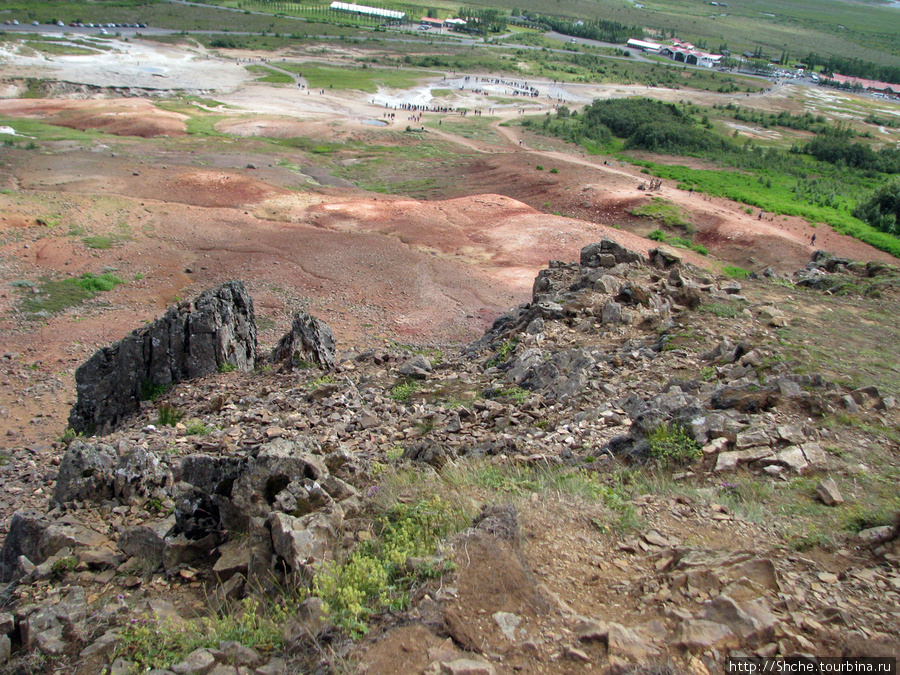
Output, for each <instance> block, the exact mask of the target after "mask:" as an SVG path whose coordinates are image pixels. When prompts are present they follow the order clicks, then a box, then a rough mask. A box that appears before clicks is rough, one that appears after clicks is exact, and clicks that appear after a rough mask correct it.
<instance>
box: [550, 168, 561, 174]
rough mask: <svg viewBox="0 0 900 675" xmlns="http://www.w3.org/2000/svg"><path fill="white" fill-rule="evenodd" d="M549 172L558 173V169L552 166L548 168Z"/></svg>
mask: <svg viewBox="0 0 900 675" xmlns="http://www.w3.org/2000/svg"><path fill="white" fill-rule="evenodd" d="M550 173H559V169H557V168H556V167H553V168H552V169H550Z"/></svg>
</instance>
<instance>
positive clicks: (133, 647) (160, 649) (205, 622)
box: [115, 597, 291, 672]
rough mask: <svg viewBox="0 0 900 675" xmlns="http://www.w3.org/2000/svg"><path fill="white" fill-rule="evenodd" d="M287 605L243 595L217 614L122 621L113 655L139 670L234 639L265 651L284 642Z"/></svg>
mask: <svg viewBox="0 0 900 675" xmlns="http://www.w3.org/2000/svg"><path fill="white" fill-rule="evenodd" d="M290 611H291V607H290V606H282V605H281V604H277V603H265V604H263V603H260V601H259V600H257V599H256V598H255V597H250V598H246V599H245V600H243V601H241V602H240V603H237V604H236V606H234V607H231V608H230V610H229V611H227V612H224V613H223V614H222V615H221V616H215V617H206V618H201V619H197V620H194V621H183V622H178V623H174V622H172V621H170V620H164V621H159V620H157V619H155V618H147V619H143V620H138V621H136V622H133V623H129V624H126V625H125V627H124V628H123V630H122V632H121V633H120V634H119V636H118V639H117V640H116V646H115V655H116V657H120V658H123V659H125V660H127V661H131V662H133V663H134V664H136V665H137V666H138V668H139V669H140V670H141V672H144V671H149V670H151V669H154V668H167V667H168V666H171V665H172V664H173V663H178V662H179V661H181V660H183V659H184V657H186V656H187V655H188V654H190V653H191V652H192V651H194V650H196V649H203V648H208V649H218V647H219V643H220V642H223V641H234V642H238V643H240V644H242V645H243V646H245V647H249V648H250V649H256V650H258V651H260V652H263V653H267V652H271V651H273V650H277V649H280V648H281V647H282V646H283V644H284V624H285V623H286V622H287V620H288V619H289V618H290Z"/></svg>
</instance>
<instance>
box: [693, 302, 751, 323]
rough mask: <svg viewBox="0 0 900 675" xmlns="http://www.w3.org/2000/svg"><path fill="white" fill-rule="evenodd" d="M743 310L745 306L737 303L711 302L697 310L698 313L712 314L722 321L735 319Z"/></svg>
mask: <svg viewBox="0 0 900 675" xmlns="http://www.w3.org/2000/svg"><path fill="white" fill-rule="evenodd" d="M743 310H744V307H743V305H741V304H740V303H737V302H709V303H706V304H705V305H700V307H698V308H697V311H698V312H703V313H705V314H712V315H713V316H717V317H719V318H720V319H733V318H735V317H736V316H737V315H738V314H740V313H741V312H742V311H743Z"/></svg>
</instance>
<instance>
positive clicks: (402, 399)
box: [389, 380, 422, 403]
mask: <svg viewBox="0 0 900 675" xmlns="http://www.w3.org/2000/svg"><path fill="white" fill-rule="evenodd" d="M421 386H422V385H421V383H420V382H419V381H418V380H405V381H404V382H401V383H400V384H396V385H394V387H393V388H391V392H390V394H389V395H390V397H391V398H392V399H394V400H395V401H397V403H409V402H410V401H411V400H412V397H413V394H415V393H416V392H417V391H418V390H419V389H420V388H421Z"/></svg>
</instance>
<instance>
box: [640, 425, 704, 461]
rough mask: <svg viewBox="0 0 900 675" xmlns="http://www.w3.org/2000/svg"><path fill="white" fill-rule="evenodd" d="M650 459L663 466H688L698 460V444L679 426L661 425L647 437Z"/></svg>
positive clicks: (699, 453)
mask: <svg viewBox="0 0 900 675" xmlns="http://www.w3.org/2000/svg"><path fill="white" fill-rule="evenodd" d="M647 443H648V444H649V446H650V457H652V458H653V459H654V460H656V461H657V462H659V463H660V464H662V465H664V466H668V465H670V464H675V465H680V464H689V463H690V462H693V461H694V460H696V459H699V457H700V455H701V454H702V453H701V452H700V444H699V443H698V442H697V441H695V440H694V438H693V437H692V436H691V435H690V434H689V433H688V432H687V430H686V429H685V428H684V427H682V426H681V425H680V424H675V423H669V424H662V425H660V426H658V427H657V428H656V429H654V430H653V431H652V432H651V433H650V435H649V436H648V437H647Z"/></svg>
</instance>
